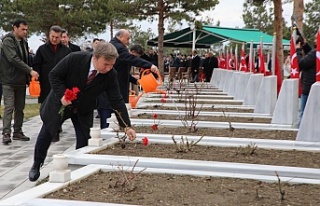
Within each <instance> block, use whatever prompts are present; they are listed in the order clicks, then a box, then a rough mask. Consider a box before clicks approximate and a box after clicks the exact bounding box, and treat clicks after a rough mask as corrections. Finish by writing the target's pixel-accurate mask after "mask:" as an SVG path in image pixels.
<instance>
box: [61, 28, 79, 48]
mask: <svg viewBox="0 0 320 206" xmlns="http://www.w3.org/2000/svg"><path fill="white" fill-rule="evenodd" d="M61 43H62V44H64V45H65V46H66V47H68V48H69V49H70V50H71V51H72V52H76V51H81V49H80V47H79V46H78V45H75V44H73V43H71V42H70V36H69V33H68V32H67V30H65V29H63V30H62V33H61Z"/></svg>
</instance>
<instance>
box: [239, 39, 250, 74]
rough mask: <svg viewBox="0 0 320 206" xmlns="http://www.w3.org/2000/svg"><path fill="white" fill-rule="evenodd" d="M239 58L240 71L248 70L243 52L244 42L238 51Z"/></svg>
mask: <svg viewBox="0 0 320 206" xmlns="http://www.w3.org/2000/svg"><path fill="white" fill-rule="evenodd" d="M240 53H241V54H240V55H241V59H240V69H239V70H240V71H244V72H248V68H247V64H246V54H245V53H244V44H243V45H242V47H241V51H240Z"/></svg>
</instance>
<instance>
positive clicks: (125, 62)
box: [110, 37, 152, 103]
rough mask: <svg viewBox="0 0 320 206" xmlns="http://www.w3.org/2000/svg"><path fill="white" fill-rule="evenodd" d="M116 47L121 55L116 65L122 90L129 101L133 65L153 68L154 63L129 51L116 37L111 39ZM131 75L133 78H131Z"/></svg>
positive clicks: (125, 98) (124, 97)
mask: <svg viewBox="0 0 320 206" xmlns="http://www.w3.org/2000/svg"><path fill="white" fill-rule="evenodd" d="M110 43H111V44H113V46H115V47H116V49H117V51H118V54H119V57H118V58H117V61H116V63H115V65H114V68H115V69H116V70H117V72H118V81H119V85H120V92H121V94H122V96H123V99H124V101H125V102H126V103H128V102H129V79H130V80H131V82H132V83H135V82H133V80H134V78H133V77H132V76H131V75H130V69H131V66H135V67H142V68H151V66H152V63H151V62H148V61H146V60H144V59H141V58H140V57H136V56H134V55H132V54H130V53H129V51H128V49H127V47H126V46H124V45H123V44H122V43H121V42H120V41H119V40H118V39H117V38H116V37H115V38H113V39H112V40H111V41H110ZM130 77H131V78H130Z"/></svg>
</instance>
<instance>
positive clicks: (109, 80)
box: [29, 42, 136, 181]
mask: <svg viewBox="0 0 320 206" xmlns="http://www.w3.org/2000/svg"><path fill="white" fill-rule="evenodd" d="M117 57H118V53H117V50H116V48H115V47H114V46H113V45H112V44H110V43H107V42H100V43H99V44H98V45H97V46H96V49H95V50H94V52H93V54H92V53H91V52H76V53H71V54H69V55H68V56H67V57H65V58H64V59H63V60H62V61H60V62H59V63H58V64H57V65H56V66H55V67H54V68H53V69H52V71H51V72H50V74H49V80H50V84H51V88H52V89H51V91H50V93H49V95H48V97H47V98H46V99H45V101H44V102H43V104H42V105H41V108H40V116H41V119H42V121H43V125H42V128H41V130H40V133H39V135H38V138H37V141H36V145H35V151H34V163H33V165H32V167H31V170H30V172H29V180H30V181H36V180H37V179H38V178H39V176H40V167H41V165H42V164H43V162H44V160H45V158H46V155H47V151H48V149H49V146H50V143H51V140H52V138H53V135H55V133H56V132H57V130H58V129H59V127H60V126H61V124H62V123H63V122H64V121H65V120H66V119H68V118H71V121H72V123H73V126H74V128H75V132H76V139H77V142H76V149H78V148H81V147H84V146H87V145H88V139H89V138H90V135H89V133H90V128H91V127H92V125H93V110H94V109H95V107H96V99H97V97H98V96H99V95H100V94H101V93H102V92H106V93H107V95H108V98H109V101H110V103H111V106H112V108H113V109H114V110H115V111H117V112H116V114H120V115H121V117H119V116H117V118H118V122H119V125H120V126H121V127H122V128H124V131H125V132H126V134H127V136H128V138H129V140H134V139H135V138H136V133H135V131H134V130H133V129H132V128H131V127H130V126H131V123H130V120H129V116H128V111H127V108H126V106H125V103H124V101H123V98H122V96H121V94H120V90H119V84H118V81H117V78H116V77H117V72H116V71H115V69H113V65H114V63H115V61H116V58H117ZM95 72H97V73H98V74H97V75H95V77H94V79H93V80H92V81H91V82H90V81H88V77H91V76H93V75H92V74H95ZM89 79H91V78H89ZM74 87H77V88H78V89H79V90H80V92H79V93H78V95H77V98H76V99H75V100H74V101H72V102H71V101H67V100H66V98H65V95H64V92H65V90H66V89H72V88H74ZM62 106H64V110H63V111H64V112H63V115H61V114H59V110H60V108H61V107H62Z"/></svg>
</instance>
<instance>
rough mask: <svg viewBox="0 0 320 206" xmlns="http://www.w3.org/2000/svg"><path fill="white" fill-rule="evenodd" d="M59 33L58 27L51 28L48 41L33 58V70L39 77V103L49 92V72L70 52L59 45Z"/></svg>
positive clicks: (59, 28)
mask: <svg viewBox="0 0 320 206" xmlns="http://www.w3.org/2000/svg"><path fill="white" fill-rule="evenodd" d="M61 33H62V28H61V27H60V26H52V27H51V28H50V30H49V40H48V41H47V42H46V43H45V44H43V45H41V46H40V47H39V48H38V50H37V52H36V55H35V57H34V62H33V68H34V70H36V71H37V72H38V73H39V75H40V78H39V81H40V87H41V92H40V97H39V98H38V102H39V103H43V101H44V100H45V98H46V97H47V96H48V94H49V92H50V90H51V87H50V83H49V72H50V71H51V70H52V69H53V67H55V66H56V65H57V64H58V62H59V61H60V60H61V59H63V57H65V56H67V55H68V54H69V53H71V50H70V49H69V48H67V47H66V46H65V45H63V44H62V43H61Z"/></svg>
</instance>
